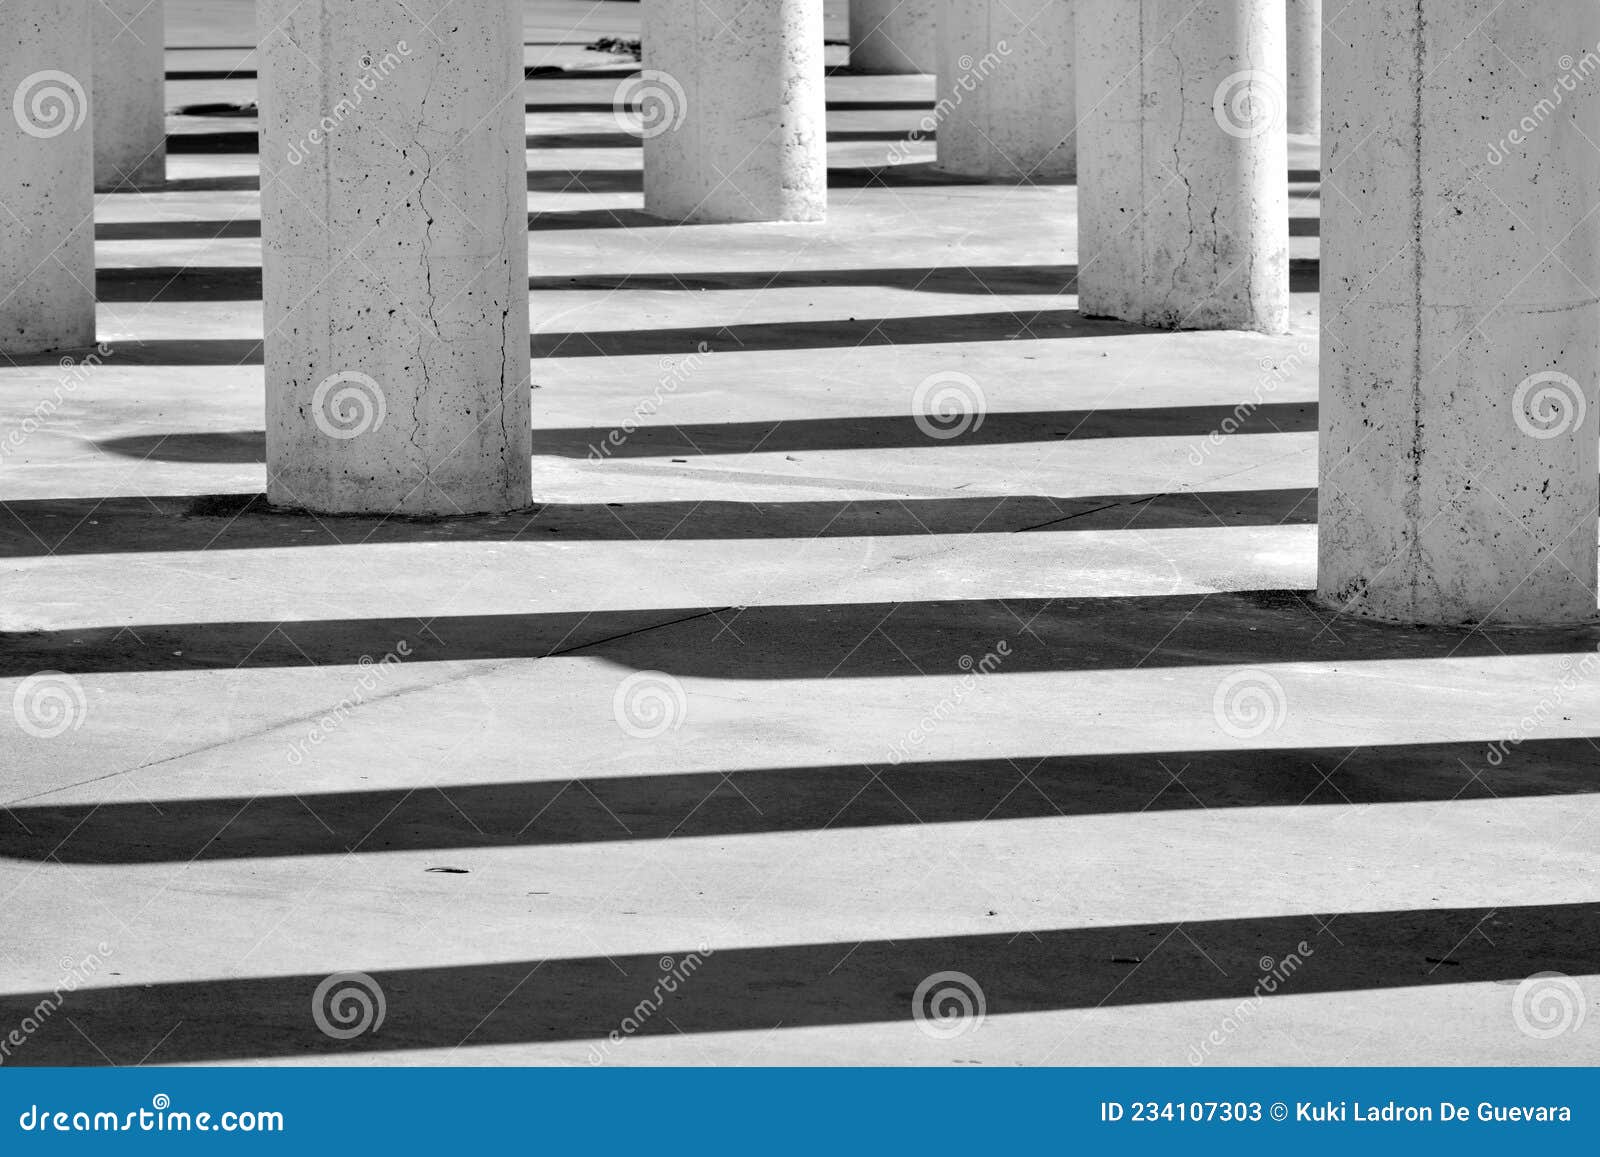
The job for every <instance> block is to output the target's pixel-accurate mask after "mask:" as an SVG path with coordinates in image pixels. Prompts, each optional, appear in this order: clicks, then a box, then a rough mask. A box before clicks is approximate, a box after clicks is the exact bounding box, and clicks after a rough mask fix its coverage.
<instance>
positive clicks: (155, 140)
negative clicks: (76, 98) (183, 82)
mask: <svg viewBox="0 0 1600 1157" xmlns="http://www.w3.org/2000/svg"><path fill="white" fill-rule="evenodd" d="M88 3H89V11H90V19H91V22H92V23H93V24H94V95H95V114H94V187H95V188H96V189H99V190H101V191H102V192H111V191H114V190H116V189H154V188H159V187H160V186H161V185H162V184H163V183H164V182H165V181H166V179H167V119H166V117H167V114H166V87H167V82H166V67H167V66H166V18H165V16H164V14H163V12H164V0H88Z"/></svg>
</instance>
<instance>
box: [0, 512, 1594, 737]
mask: <svg viewBox="0 0 1600 1157" xmlns="http://www.w3.org/2000/svg"><path fill="white" fill-rule="evenodd" d="M1059 549H1060V557H1061V561H1062V566H1063V568H1069V569H1070V568H1072V567H1074V566H1103V565H1105V562H1106V560H1107V558H1108V557H1110V556H1108V553H1107V552H1108V550H1109V549H1110V548H1108V547H1107V546H1106V545H1105V544H1104V543H1103V542H1100V541H1098V540H1090V541H1085V540H1084V539H1083V538H1082V536H1077V535H1069V536H1066V537H1065V538H1063V539H1061V542H1060V548H1059ZM1153 565H1155V566H1159V565H1160V563H1159V562H1156V563H1154V564H1153ZM1174 582H1175V583H1176V582H1177V577H1176V575H1174ZM669 624H675V625H669ZM730 627H731V628H732V629H729V628H730ZM596 640H612V641H610V642H604V643H597V642H595V641H596ZM1001 640H1005V641H1007V642H1008V645H1009V647H1010V649H1011V653H1010V655H1009V656H1008V657H1007V658H1006V659H1005V660H1004V662H1003V663H1001V664H1000V665H999V669H1000V671H1001V672H1002V673H1003V674H1015V673H1021V672H1030V671H1031V672H1044V671H1114V670H1128V669H1132V668H1136V667H1137V668H1140V669H1144V670H1149V669H1152V668H1193V667H1206V666H1212V665H1216V664H1225V665H1238V664H1261V663H1265V664H1275V663H1284V662H1299V663H1335V662H1353V661H1356V660H1394V661H1398V660H1406V659H1440V658H1457V659H1495V658H1499V657H1501V656H1505V655H1557V654H1588V655H1590V656H1591V658H1592V654H1593V652H1594V651H1595V649H1596V643H1597V642H1600V626H1585V627H1574V628H1560V629H1556V628H1540V629H1531V628H1524V629H1515V628H1511V629H1483V630H1476V631H1474V630H1468V629H1466V628H1449V629H1443V628H1441V629H1435V630H1416V629H1412V628H1407V627H1400V626H1389V625H1385V624H1380V623H1374V622H1368V621H1362V620H1355V619H1347V618H1340V619H1337V620H1335V616H1334V614H1333V612H1331V611H1329V610H1327V609H1325V608H1322V607H1320V606H1317V605H1314V604H1313V603H1311V602H1309V601H1308V598H1307V596H1306V594H1305V593H1303V592H1298V591H1246V592H1219V593H1212V594H1186V595H1156V596H1144V597H1131V596H1130V597H1117V598H1057V599H1007V600H997V599H972V600H955V599H942V600H927V601H918V602H902V603H882V602H871V603H820V604H804V605H795V606H788V605H769V606H755V607H745V608H735V609H733V610H730V609H729V608H726V607H705V606H700V607H672V608H662V609H653V610H622V611H607V610H595V611H588V612H579V611H573V612H548V613H536V612H535V613H526V614H499V615H490V614H485V615H443V616H439V617H437V618H432V619H430V620H428V622H427V623H426V624H424V623H423V622H421V621H420V620H418V619H416V618H405V617H388V618H349V619H319V620H308V621H289V622H280V621H277V620H261V621H244V622H212V623H142V622H141V623H131V624H128V625H126V626H116V627H71V628H64V629H60V630H43V631H12V632H6V633H3V634H0V677H18V676H27V675H32V674H34V673H35V672H38V671H48V670H56V671H65V672H68V673H71V674H90V673H94V672H110V671H195V670H226V669H232V668H236V667H243V668H250V669H260V668H274V667H307V666H327V665H330V664H339V665H349V666H354V665H356V664H358V663H359V662H360V661H361V660H362V659H363V657H371V658H376V657H378V656H382V655H384V654H387V653H388V652H390V651H394V650H396V649H397V648H398V644H399V643H400V642H401V641H404V642H406V643H407V645H408V646H409V647H410V659H409V661H410V662H414V663H416V662H422V663H427V662H465V661H473V660H511V659H537V658H541V657H547V656H551V655H557V654H569V653H573V652H574V651H579V650H582V651H584V652H585V653H586V654H590V655H593V656H595V657H598V658H603V659H605V660H607V661H609V662H611V663H614V664H616V665H617V666H619V667H620V668H624V669H631V670H641V671H664V672H667V673H670V674H673V675H681V676H685V677H691V678H722V679H824V678H830V677H831V678H836V679H848V678H864V677H891V676H898V677H901V678H922V677H924V676H925V675H926V674H928V673H930V672H932V673H941V672H942V673H946V674H953V673H956V672H961V671H966V670H969V669H970V667H971V665H972V664H973V662H974V661H975V660H977V659H978V658H979V657H981V656H983V655H985V654H986V653H988V652H990V651H993V650H994V649H995V647H996V644H997V642H998V641H1001ZM1286 707H1292V705H1286ZM1298 709H1299V710H1306V711H1312V710H1315V709H1316V708H1315V705H1314V704H1300V705H1299V707H1298Z"/></svg>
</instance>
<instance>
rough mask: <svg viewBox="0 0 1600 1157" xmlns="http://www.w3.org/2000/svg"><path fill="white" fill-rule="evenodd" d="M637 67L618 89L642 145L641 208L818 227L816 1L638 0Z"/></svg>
mask: <svg viewBox="0 0 1600 1157" xmlns="http://www.w3.org/2000/svg"><path fill="white" fill-rule="evenodd" d="M643 19H644V32H643V36H644V69H643V71H642V73H641V74H640V75H639V76H638V77H635V78H634V79H633V81H632V82H630V83H629V84H627V85H625V86H624V87H623V88H622V89H620V90H619V91H618V99H619V100H628V101H633V102H636V103H637V104H638V106H639V108H640V110H641V112H640V118H639V120H638V121H637V122H636V124H635V126H634V127H635V129H636V131H637V132H638V133H639V134H640V135H641V136H643V137H644V207H645V212H647V213H651V214H654V215H655V216H657V217H666V218H669V219H671V220H674V221H820V220H821V219H822V218H823V216H824V214H825V213H826V211H827V201H828V139H827V125H826V100H827V98H826V95H825V93H824V90H823V72H822V47H823V46H822V0H759V2H758V3H751V0H644V12H643Z"/></svg>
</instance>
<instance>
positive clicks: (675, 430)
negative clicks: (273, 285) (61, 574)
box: [95, 402, 1317, 513]
mask: <svg viewBox="0 0 1600 1157" xmlns="http://www.w3.org/2000/svg"><path fill="white" fill-rule="evenodd" d="M925 421H926V419H925ZM1224 429H1227V430H1230V431H1231V432H1232V433H1233V434H1234V435H1235V436H1240V435H1248V434H1291V433H1315V432H1316V429H1317V406H1316V404H1315V403H1313V402H1267V403H1263V404H1262V405H1259V406H1257V407H1255V408H1254V409H1249V408H1246V407H1243V406H1153V407H1149V408H1145V409H1130V410H1039V411H1032V412H1001V413H990V414H987V415H985V417H984V419H983V423H982V425H979V426H975V427H974V428H972V429H969V430H967V431H966V432H965V433H963V434H961V435H960V436H959V437H956V438H950V439H940V438H935V437H932V436H930V435H929V434H928V433H927V431H926V430H925V429H923V427H922V426H921V425H919V424H918V422H917V420H916V419H915V418H913V417H912V416H911V415H909V414H905V415H893V416H887V417H886V416H877V415H874V416H870V417H859V418H795V419H787V420H783V421H777V422H709V423H706V424H703V425H696V424H685V425H681V426H641V427H639V428H637V429H635V430H633V432H632V433H626V434H625V433H624V432H623V431H622V430H621V429H620V428H618V427H614V426H590V427H579V428H575V429H574V428H556V429H550V428H539V429H535V430H534V432H533V452H534V454H535V455H536V456H542V457H561V458H597V457H605V458H672V457H689V458H694V457H700V456H713V455H726V454H737V455H747V454H753V453H757V452H760V453H771V454H776V453H787V452H795V451H824V450H891V449H919V448H925V449H931V450H936V449H939V448H941V447H947V446H953V445H963V446H1007V445H1018V444H1023V443H1031V442H1046V443H1047V442H1084V441H1093V440H1097V439H1102V438H1177V437H1188V438H1193V439H1195V440H1196V441H1197V442H1203V441H1204V440H1205V439H1206V438H1207V437H1208V436H1209V435H1210V434H1212V433H1213V432H1217V431H1221V430H1224ZM1219 437H1220V434H1219ZM265 439H266V436H265V435H264V434H263V433H262V432H261V431H259V430H241V431H231V432H227V433H203V434H191V433H181V432H174V433H170V434H130V435H126V436H124V437H120V438H105V439H101V440H100V441H98V442H96V443H95V445H96V446H98V447H99V448H100V449H101V450H105V451H107V452H109V453H112V454H120V455H122V456H123V457H127V458H140V459H151V460H154V461H157V462H231V463H242V462H264V461H266V456H265V455H266V441H265ZM1041 513H1042V512H1041ZM1058 513H1065V511H1060V512H1058Z"/></svg>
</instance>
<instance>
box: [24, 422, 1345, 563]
mask: <svg viewBox="0 0 1600 1157" xmlns="http://www.w3.org/2000/svg"><path fill="white" fill-rule="evenodd" d="M221 437H223V436H218V440H220V438H221ZM232 452H233V451H232V450H231V449H230V448H229V447H227V446H220V447H219V446H218V445H217V444H216V441H215V440H213V441H207V442H205V443H203V444H201V445H200V446H198V447H197V449H196V453H204V454H206V455H212V454H215V455H226V454H229V453H232ZM182 460H184V461H196V460H206V461H229V460H237V461H259V460H260V459H259V458H240V459H230V458H223V457H216V458H210V457H208V458H205V459H196V458H187V459H182ZM1316 520H1317V494H1316V491H1315V490H1312V489H1309V488H1303V487H1292V488H1286V489H1280V490H1218V491H1206V492H1193V491H1177V492H1173V493H1168V494H1105V495H1090V496H1082V497H1077V498H1052V497H1048V496H1043V495H1011V496H992V497H971V498H878V499H860V500H852V501H845V500H840V501H837V502H829V501H826V500H822V501H810V502H730V501H726V500H706V501H693V500H689V499H684V500H679V501H667V502H626V503H624V502H577V503H549V504H546V505H543V506H537V507H531V508H529V509H528V510H525V511H519V512H517V513H515V514H510V515H506V516H504V517H498V518H459V519H409V518H378V517H370V516H361V515H341V516H339V517H330V516H327V515H321V516H317V517H312V516H310V515H306V514H302V513H299V512H297V511H294V510H285V509H278V508H274V507H271V506H268V505H267V501H266V496H265V495H264V494H222V495H210V496H206V497H201V498H192V497H186V496H177V495H152V496H150V497H140V498H29V499H19V500H16V501H13V502H0V558H34V557H37V556H39V555H44V554H52V555H58V556H60V555H86V554H126V553H136V552H143V551H186V550H250V549H256V548H264V547H275V548H281V547H288V546H337V545H349V546H365V545H368V544H377V543H406V542H513V541H520V542H522V543H525V544H526V543H537V542H541V541H542V542H666V541H668V540H671V541H676V542H693V541H708V540H729V539H771V540H773V541H774V542H776V541H779V540H782V539H795V540H810V539H815V538H860V537H885V536H891V535H894V536H911V537H916V536H921V535H940V534H976V533H980V532H981V533H984V534H1008V533H1010V534H1020V533H1030V532H1038V533H1049V534H1060V533H1067V532H1072V531H1091V530H1137V531H1148V530H1166V529H1176V528H1189V529H1201V530H1205V529H1214V528H1217V527H1244V526H1306V525H1310V524H1313V523H1315V522H1316Z"/></svg>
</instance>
